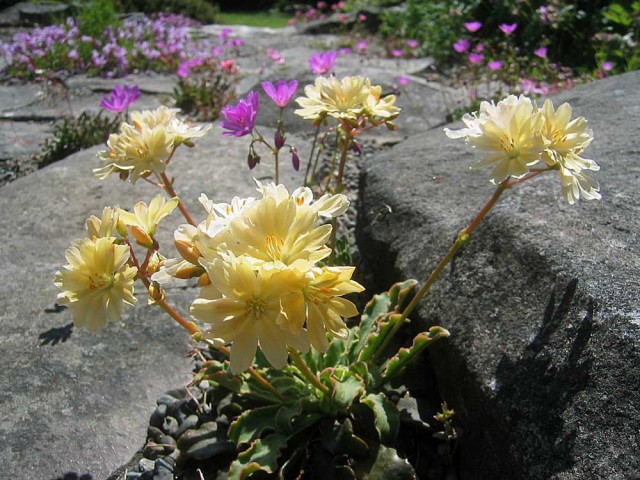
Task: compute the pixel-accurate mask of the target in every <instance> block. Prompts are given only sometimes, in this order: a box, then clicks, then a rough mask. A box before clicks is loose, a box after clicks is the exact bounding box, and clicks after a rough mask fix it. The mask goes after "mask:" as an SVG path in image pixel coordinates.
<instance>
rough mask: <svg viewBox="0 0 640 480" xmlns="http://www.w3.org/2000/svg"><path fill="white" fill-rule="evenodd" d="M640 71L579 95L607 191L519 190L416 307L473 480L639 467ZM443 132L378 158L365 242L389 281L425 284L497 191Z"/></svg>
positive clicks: (367, 197)
mask: <svg viewBox="0 0 640 480" xmlns="http://www.w3.org/2000/svg"><path fill="white" fill-rule="evenodd" d="M639 83H640V72H633V73H628V74H625V75H621V76H618V77H613V78H608V79H604V80H600V81H597V82H593V83H590V84H588V85H584V86H581V87H579V88H575V89H574V90H571V91H569V92H565V93H563V94H561V95H559V96H557V97H556V98H554V102H555V104H556V106H557V105H559V104H560V103H561V102H564V101H569V102H570V103H571V105H572V106H573V107H574V114H575V115H584V116H585V117H587V119H588V120H589V122H590V126H591V127H592V128H593V131H594V136H595V140H594V142H593V144H592V146H590V147H589V149H588V150H587V152H586V156H587V157H588V158H593V159H595V160H596V161H598V162H599V163H600V165H601V166H602V170H601V171H600V172H597V173H595V174H594V177H597V179H598V180H599V182H600V184H601V186H602V193H603V195H602V197H603V198H602V200H601V201H592V202H580V203H579V204H577V205H573V206H571V205H568V204H567V202H566V201H565V200H564V199H563V197H562V195H561V193H560V184H559V179H558V178H557V175H555V174H546V175H544V176H541V177H538V178H536V179H534V180H533V181H530V182H527V183H525V184H523V185H521V186H518V187H516V188H514V189H513V190H511V191H508V192H507V193H506V194H505V195H504V197H503V198H502V199H501V200H500V201H499V203H498V204H497V206H496V207H495V208H494V209H493V211H492V212H491V213H490V214H489V216H488V217H487V218H486V220H485V221H484V222H483V224H481V226H480V227H479V228H478V230H477V231H476V232H475V233H474V234H473V238H472V241H471V243H469V244H468V245H467V246H465V248H464V250H463V251H462V252H461V253H460V254H459V255H458V256H457V257H456V258H455V259H454V262H453V264H452V265H451V267H450V268H447V269H446V270H445V272H444V273H443V275H442V277H441V278H440V279H439V281H438V282H437V283H436V284H435V285H434V287H433V288H432V291H431V292H430V293H429V295H428V296H427V297H426V298H425V299H423V301H422V302H421V304H420V307H419V309H418V310H417V311H416V312H415V313H414V315H413V317H414V323H416V324H417V325H414V328H416V329H423V328H424V327H425V326H427V325H431V324H439V325H442V326H444V327H446V328H448V329H449V330H450V331H451V334H452V335H451V338H450V340H449V341H448V342H443V343H441V344H438V345H437V346H435V347H434V349H432V350H431V351H430V355H429V358H430V361H431V363H432V365H433V367H434V369H435V372H436V376H437V379H438V382H439V387H440V389H441V393H442V395H443V397H444V399H446V400H447V401H448V402H449V405H450V406H452V407H453V408H454V409H455V410H456V412H457V417H456V418H457V422H458V424H459V425H460V426H461V427H462V428H463V429H464V433H463V436H462V438H461V442H460V448H459V452H460V460H461V463H462V470H463V471H466V472H469V478H478V479H501V478H504V479H516V478H552V479H563V480H564V479H576V480H577V479H586V478H589V479H590V478H610V479H623V478H637V476H638V475H639V474H640V456H639V455H638V452H639V451H640V445H639V442H640V437H639V436H638V432H640V390H639V388H638V387H639V386H640V310H639V307H638V300H639V297H638V295H639V293H640V283H639V282H640V280H639V279H640V249H639V248H638V230H639V223H640V215H639V213H640V195H639V194H638V178H639V174H640V150H639V149H638V138H639V137H640V126H639V125H640V107H639V105H640V93H639V92H638V88H637V86H638V84H639ZM474 158H475V157H474V152H473V151H472V150H471V149H470V148H468V147H467V146H466V145H465V144H464V142H462V141H460V140H457V141H456V140H451V139H449V138H447V137H446V136H445V135H444V134H443V133H442V131H441V129H440V128H438V129H435V130H431V131H425V132H424V133H423V134H420V135H414V136H412V137H410V138H409V139H408V140H406V141H405V142H403V143H400V144H399V145H397V146H395V147H394V148H392V149H390V150H389V151H387V152H384V153H381V154H380V155H378V156H377V157H375V158H374V159H373V161H370V162H368V166H367V168H366V172H365V174H364V176H363V178H362V182H361V183H362V189H361V192H362V204H361V208H360V215H361V218H360V219H359V229H358V240H359V245H360V249H361V251H363V252H364V254H365V255H366V256H367V261H368V263H369V265H370V267H372V269H373V270H374V271H375V273H376V274H377V278H378V279H379V281H380V285H379V286H380V287H381V288H382V287H387V286H388V284H389V283H390V282H392V281H393V280H396V279H400V278H406V277H413V278H418V279H420V280H421V281H424V279H425V278H426V276H427V275H428V273H429V272H430V271H431V270H432V269H433V268H434V266H435V264H436V263H437V261H438V260H439V259H440V258H442V256H443V255H444V253H445V252H446V251H447V249H448V248H449V246H450V245H451V243H452V241H453V239H454V238H455V236H456V235H457V233H458V232H459V230H460V229H461V228H462V227H464V226H466V225H468V223H469V222H470V220H471V219H472V218H473V216H474V215H475V214H476V213H477V212H478V211H479V209H480V207H481V206H482V205H483V204H484V202H485V201H486V200H487V199H488V198H489V197H490V196H491V194H492V192H493V189H494V187H492V185H491V184H489V182H488V181H487V176H488V172H487V171H479V172H470V171H469V170H468V166H469V165H470V164H471V163H472V162H473V160H474Z"/></svg>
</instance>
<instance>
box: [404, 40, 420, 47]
mask: <svg viewBox="0 0 640 480" xmlns="http://www.w3.org/2000/svg"><path fill="white" fill-rule="evenodd" d="M418 45H420V43H418V41H417V40H407V47H409V48H418Z"/></svg>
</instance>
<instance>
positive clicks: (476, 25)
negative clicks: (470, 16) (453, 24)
mask: <svg viewBox="0 0 640 480" xmlns="http://www.w3.org/2000/svg"><path fill="white" fill-rule="evenodd" d="M480 27H482V23H480V22H478V21H475V22H465V24H464V28H466V29H467V30H468V31H469V32H471V33H473V32H477V31H478V30H480Z"/></svg>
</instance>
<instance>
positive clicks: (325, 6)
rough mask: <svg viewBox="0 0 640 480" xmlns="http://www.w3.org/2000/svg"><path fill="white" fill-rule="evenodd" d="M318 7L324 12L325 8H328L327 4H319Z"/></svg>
mask: <svg viewBox="0 0 640 480" xmlns="http://www.w3.org/2000/svg"><path fill="white" fill-rule="evenodd" d="M316 7H317V8H318V10H324V9H325V8H327V2H322V1H321V2H318V3H317V4H316Z"/></svg>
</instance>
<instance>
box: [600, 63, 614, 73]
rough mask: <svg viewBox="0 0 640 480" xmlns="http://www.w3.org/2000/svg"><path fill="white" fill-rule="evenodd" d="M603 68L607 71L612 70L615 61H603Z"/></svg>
mask: <svg viewBox="0 0 640 480" xmlns="http://www.w3.org/2000/svg"><path fill="white" fill-rule="evenodd" d="M602 70H604V71H605V72H610V71H611V70H613V62H609V61H606V62H602Z"/></svg>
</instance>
